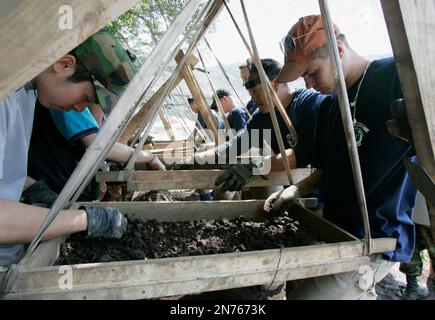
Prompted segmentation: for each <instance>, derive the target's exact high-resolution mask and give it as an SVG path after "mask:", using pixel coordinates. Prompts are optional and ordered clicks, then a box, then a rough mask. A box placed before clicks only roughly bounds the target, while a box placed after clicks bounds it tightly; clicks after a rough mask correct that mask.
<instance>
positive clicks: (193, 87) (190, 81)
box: [175, 51, 218, 141]
mask: <svg viewBox="0 0 435 320" xmlns="http://www.w3.org/2000/svg"><path fill="white" fill-rule="evenodd" d="M183 56H184V53H183V52H182V51H180V52H179V54H178V55H177V57H176V58H175V61H177V63H180V61H181V59H182V58H183ZM181 75H182V77H183V78H184V81H185V82H186V85H187V87H188V88H189V91H190V93H191V94H192V97H193V99H194V100H195V101H197V102H198V103H199V105H200V108H201V110H200V113H201V116H202V117H203V119H204V121H205V123H206V125H207V129H209V130H212V131H213V134H214V135H215V141H218V139H217V137H218V135H217V131H218V126H217V123H216V120H215V119H214V117H213V114H212V112H211V109H210V107H209V105H208V103H207V99H206V98H205V96H204V93H203V92H202V91H201V89H200V88H199V85H198V82H197V81H196V79H195V76H194V75H193V71H192V69H191V68H190V67H189V66H185V67H183V69H182V70H181Z"/></svg>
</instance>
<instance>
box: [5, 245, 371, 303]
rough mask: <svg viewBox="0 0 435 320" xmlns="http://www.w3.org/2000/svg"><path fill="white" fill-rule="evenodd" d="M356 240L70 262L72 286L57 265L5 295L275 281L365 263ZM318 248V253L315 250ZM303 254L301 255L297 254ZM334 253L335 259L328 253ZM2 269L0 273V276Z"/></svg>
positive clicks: (99, 295) (132, 293)
mask: <svg viewBox="0 0 435 320" xmlns="http://www.w3.org/2000/svg"><path fill="white" fill-rule="evenodd" d="M360 247H361V245H360V244H359V243H354V244H352V245H346V244H343V245H342V246H340V247H338V245H336V244H334V245H320V246H316V248H315V250H312V249H313V248H312V247H300V248H290V249H284V250H267V251H252V252H248V253H236V254H220V255H214V256H200V257H182V258H168V259H152V260H146V261H129V262H119V263H101V264H100V263H98V264H85V265H73V266H71V269H70V270H71V276H72V283H73V286H72V288H71V289H64V288H59V283H60V282H61V280H62V277H63V276H64V273H62V272H60V267H48V268H34V269H33V268H32V269H29V270H27V271H25V272H24V273H22V274H20V277H19V279H18V283H17V291H16V293H12V294H8V295H6V296H4V298H5V299H12V300H17V299H26V300H27V299H37V300H45V299H50V300H51V299H62V300H64V299H74V300H95V299H97V300H100V299H104V300H113V299H116V300H120V299H123V300H126V299H151V298H159V297H169V296H177V295H188V294H197V293H202V292H209V291H217V290H225V289H233V288H240V287H249V286H254V285H264V284H270V283H272V282H275V283H280V282H285V281H290V280H297V279H305V278H310V277H319V276H325V275H329V274H336V273H343V272H350V271H355V270H358V269H359V268H360V267H361V266H364V265H369V264H370V259H369V258H368V257H360V256H355V257H351V258H344V256H353V255H357V251H358V250H360ZM319 253H322V254H321V255H320V256H319ZM301 255H304V256H305V257H306V258H301ZM334 258H335V259H334ZM3 276H4V272H3V273H0V280H1V279H2V278H3Z"/></svg>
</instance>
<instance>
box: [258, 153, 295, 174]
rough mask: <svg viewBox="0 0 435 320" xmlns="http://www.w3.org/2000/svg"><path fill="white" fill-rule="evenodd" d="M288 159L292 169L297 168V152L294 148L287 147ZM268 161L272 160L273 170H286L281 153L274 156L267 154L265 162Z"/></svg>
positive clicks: (271, 168)
mask: <svg viewBox="0 0 435 320" xmlns="http://www.w3.org/2000/svg"><path fill="white" fill-rule="evenodd" d="M285 153H286V156H287V159H288V161H289V163H290V169H295V168H296V166H297V162H296V154H295V152H294V150H293V149H287V150H286V151H285ZM267 161H271V167H270V170H271V171H272V172H277V171H284V170H285V167H284V162H283V161H282V156H281V154H278V155H273V156H266V157H265V158H264V162H267Z"/></svg>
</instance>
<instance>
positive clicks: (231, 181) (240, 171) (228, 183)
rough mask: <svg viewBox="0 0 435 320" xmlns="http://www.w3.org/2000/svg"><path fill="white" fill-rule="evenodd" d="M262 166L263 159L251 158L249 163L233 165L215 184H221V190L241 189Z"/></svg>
mask: <svg viewBox="0 0 435 320" xmlns="http://www.w3.org/2000/svg"><path fill="white" fill-rule="evenodd" d="M262 166H263V161H262V160H259V159H258V160H251V161H250V162H249V164H236V165H233V166H231V167H230V168H229V169H227V170H226V171H225V172H224V173H223V174H222V175H220V176H219V178H217V180H216V181H215V186H221V188H220V191H221V192H227V191H240V190H241V189H242V188H243V187H244V186H245V185H246V184H247V183H248V182H249V179H251V177H252V176H253V173H254V172H253V171H254V169H260V168H261V167H262ZM261 177H262V178H264V179H267V178H266V177H264V176H261Z"/></svg>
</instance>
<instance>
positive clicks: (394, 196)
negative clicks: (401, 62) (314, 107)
mask: <svg viewBox="0 0 435 320" xmlns="http://www.w3.org/2000/svg"><path fill="white" fill-rule="evenodd" d="M360 80H361V79H360ZM359 82H360V81H357V82H356V83H355V84H354V85H353V86H352V87H351V88H350V89H349V90H348V95H349V100H350V101H353V99H354V98H355V95H356V92H357V87H358V84H359ZM402 96H403V95H402V91H401V87H400V82H399V78H398V75H397V71H396V66H395V63H394V59H393V58H387V59H382V60H377V61H373V62H372V63H371V65H370V67H369V69H368V71H367V74H366V76H365V78H364V80H363V82H362V85H361V89H360V93H359V98H358V102H357V106H356V108H357V110H356V119H357V121H358V122H360V123H362V124H364V125H365V126H366V127H367V128H368V129H369V130H370V131H369V132H368V133H367V134H366V135H365V136H364V138H363V140H362V145H361V146H360V147H359V148H358V153H359V158H360V162H361V170H362V176H363V181H364V188H365V194H366V199H367V208H368V213H369V217H370V227H371V233H372V236H373V237H374V238H380V237H391V238H396V239H397V248H396V251H394V252H389V253H387V254H386V258H389V259H391V260H393V261H399V262H402V261H409V259H410V258H411V256H412V253H413V250H414V242H415V240H414V238H415V230H414V224H413V222H412V208H413V207H414V204H415V198H416V188H415V187H414V186H413V185H412V184H411V183H410V181H409V179H408V176H407V174H406V171H405V167H404V164H403V159H404V157H405V156H407V155H408V154H409V153H410V152H411V148H410V145H409V144H408V143H406V142H403V141H402V140H400V139H398V138H396V137H393V136H392V135H390V134H389V132H388V130H387V126H386V121H388V120H390V119H392V118H393V117H392V114H391V107H390V106H391V103H392V102H393V101H394V100H396V99H398V98H401V97H402ZM351 111H352V114H353V110H351ZM315 143H316V148H315V157H314V161H313V167H316V168H319V169H322V170H323V176H322V181H321V185H320V197H321V200H322V201H323V202H324V204H325V206H324V209H323V213H324V216H325V218H327V219H328V220H330V221H331V222H333V223H335V224H337V225H338V226H340V227H342V228H344V229H346V230H347V231H349V232H351V233H352V234H354V235H355V236H357V237H359V238H363V237H364V228H363V223H362V218H361V214H360V210H359V207H358V200H357V194H356V188H355V182H354V178H353V174H352V169H351V163H350V158H349V152H348V148H347V144H346V139H345V134H344V129H343V123H342V120H341V115H340V110H339V104H338V99H337V95H336V94H333V95H331V96H329V97H328V98H327V99H326V100H325V102H324V103H323V104H322V105H321V107H320V110H319V118H318V122H317V127H316V136H315Z"/></svg>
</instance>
